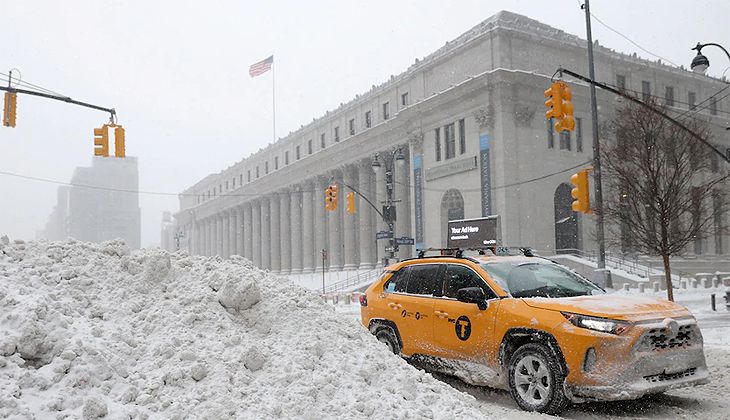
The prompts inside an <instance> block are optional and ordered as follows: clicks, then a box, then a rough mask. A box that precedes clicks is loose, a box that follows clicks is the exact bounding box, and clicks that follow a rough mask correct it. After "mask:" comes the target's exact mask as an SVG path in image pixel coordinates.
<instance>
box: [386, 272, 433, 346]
mask: <svg viewBox="0 0 730 420" xmlns="http://www.w3.org/2000/svg"><path fill="white" fill-rule="evenodd" d="M439 271H441V272H443V268H442V267H441V265H440V264H418V265H411V266H406V267H403V268H401V269H400V270H398V272H397V273H395V274H394V275H393V278H391V279H389V280H388V282H386V284H385V285H384V286H385V287H384V292H385V296H384V299H385V305H386V307H387V308H389V310H388V311H387V312H390V314H389V315H388V316H387V317H386V318H387V319H390V320H392V321H393V322H395V324H396V326H397V327H398V332H399V333H400V336H401V340H402V341H403V350H402V353H403V354H404V355H407V356H410V355H412V354H414V353H423V352H424V351H425V349H428V348H431V347H433V317H432V313H433V302H434V293H436V290H440V288H441V287H442V286H443V282H442V281H441V279H442V278H443V275H441V276H439ZM391 281H393V283H394V284H391ZM391 311H392V312H391Z"/></svg>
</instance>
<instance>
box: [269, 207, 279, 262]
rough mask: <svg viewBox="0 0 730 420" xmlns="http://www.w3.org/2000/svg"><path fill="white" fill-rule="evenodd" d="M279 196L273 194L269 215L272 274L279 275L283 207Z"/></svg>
mask: <svg viewBox="0 0 730 420" xmlns="http://www.w3.org/2000/svg"><path fill="white" fill-rule="evenodd" d="M279 200H280V198H279V194H278V193H276V194H272V195H271V200H270V201H269V214H270V215H271V220H269V225H270V229H269V232H270V236H269V238H270V242H271V253H270V254H271V272H272V273H274V274H279V273H280V272H281V230H280V229H281V223H280V215H281V214H280V211H281V207H280V204H279Z"/></svg>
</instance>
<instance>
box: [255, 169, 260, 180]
mask: <svg viewBox="0 0 730 420" xmlns="http://www.w3.org/2000/svg"><path fill="white" fill-rule="evenodd" d="M259 175H260V174H259V167H258V166H256V179H259Z"/></svg>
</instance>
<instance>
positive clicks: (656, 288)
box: [654, 281, 659, 292]
mask: <svg viewBox="0 0 730 420" xmlns="http://www.w3.org/2000/svg"><path fill="white" fill-rule="evenodd" d="M658 291H659V282H658V281H655V282H654V292H658Z"/></svg>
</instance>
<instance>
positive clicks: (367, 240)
mask: <svg viewBox="0 0 730 420" xmlns="http://www.w3.org/2000/svg"><path fill="white" fill-rule="evenodd" d="M371 165H372V162H371V161H364V162H361V163H360V165H358V177H359V184H358V185H359V187H360V188H359V190H360V194H362V195H364V196H365V197H367V198H368V200H370V202H371V203H373V205H375V203H376V200H375V194H374V192H375V188H374V185H373V181H374V180H373V168H372V166H371ZM355 202H356V203H357V214H358V215H359V217H360V267H359V268H360V270H371V269H373V268H375V262H376V261H375V230H374V229H373V218H374V217H373V214H374V213H375V212H374V211H373V208H372V207H370V204H368V203H367V202H366V201H365V200H363V199H362V198H361V197H357V199H356V200H355ZM375 214H376V215H377V213H375ZM376 217H379V216H376Z"/></svg>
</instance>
